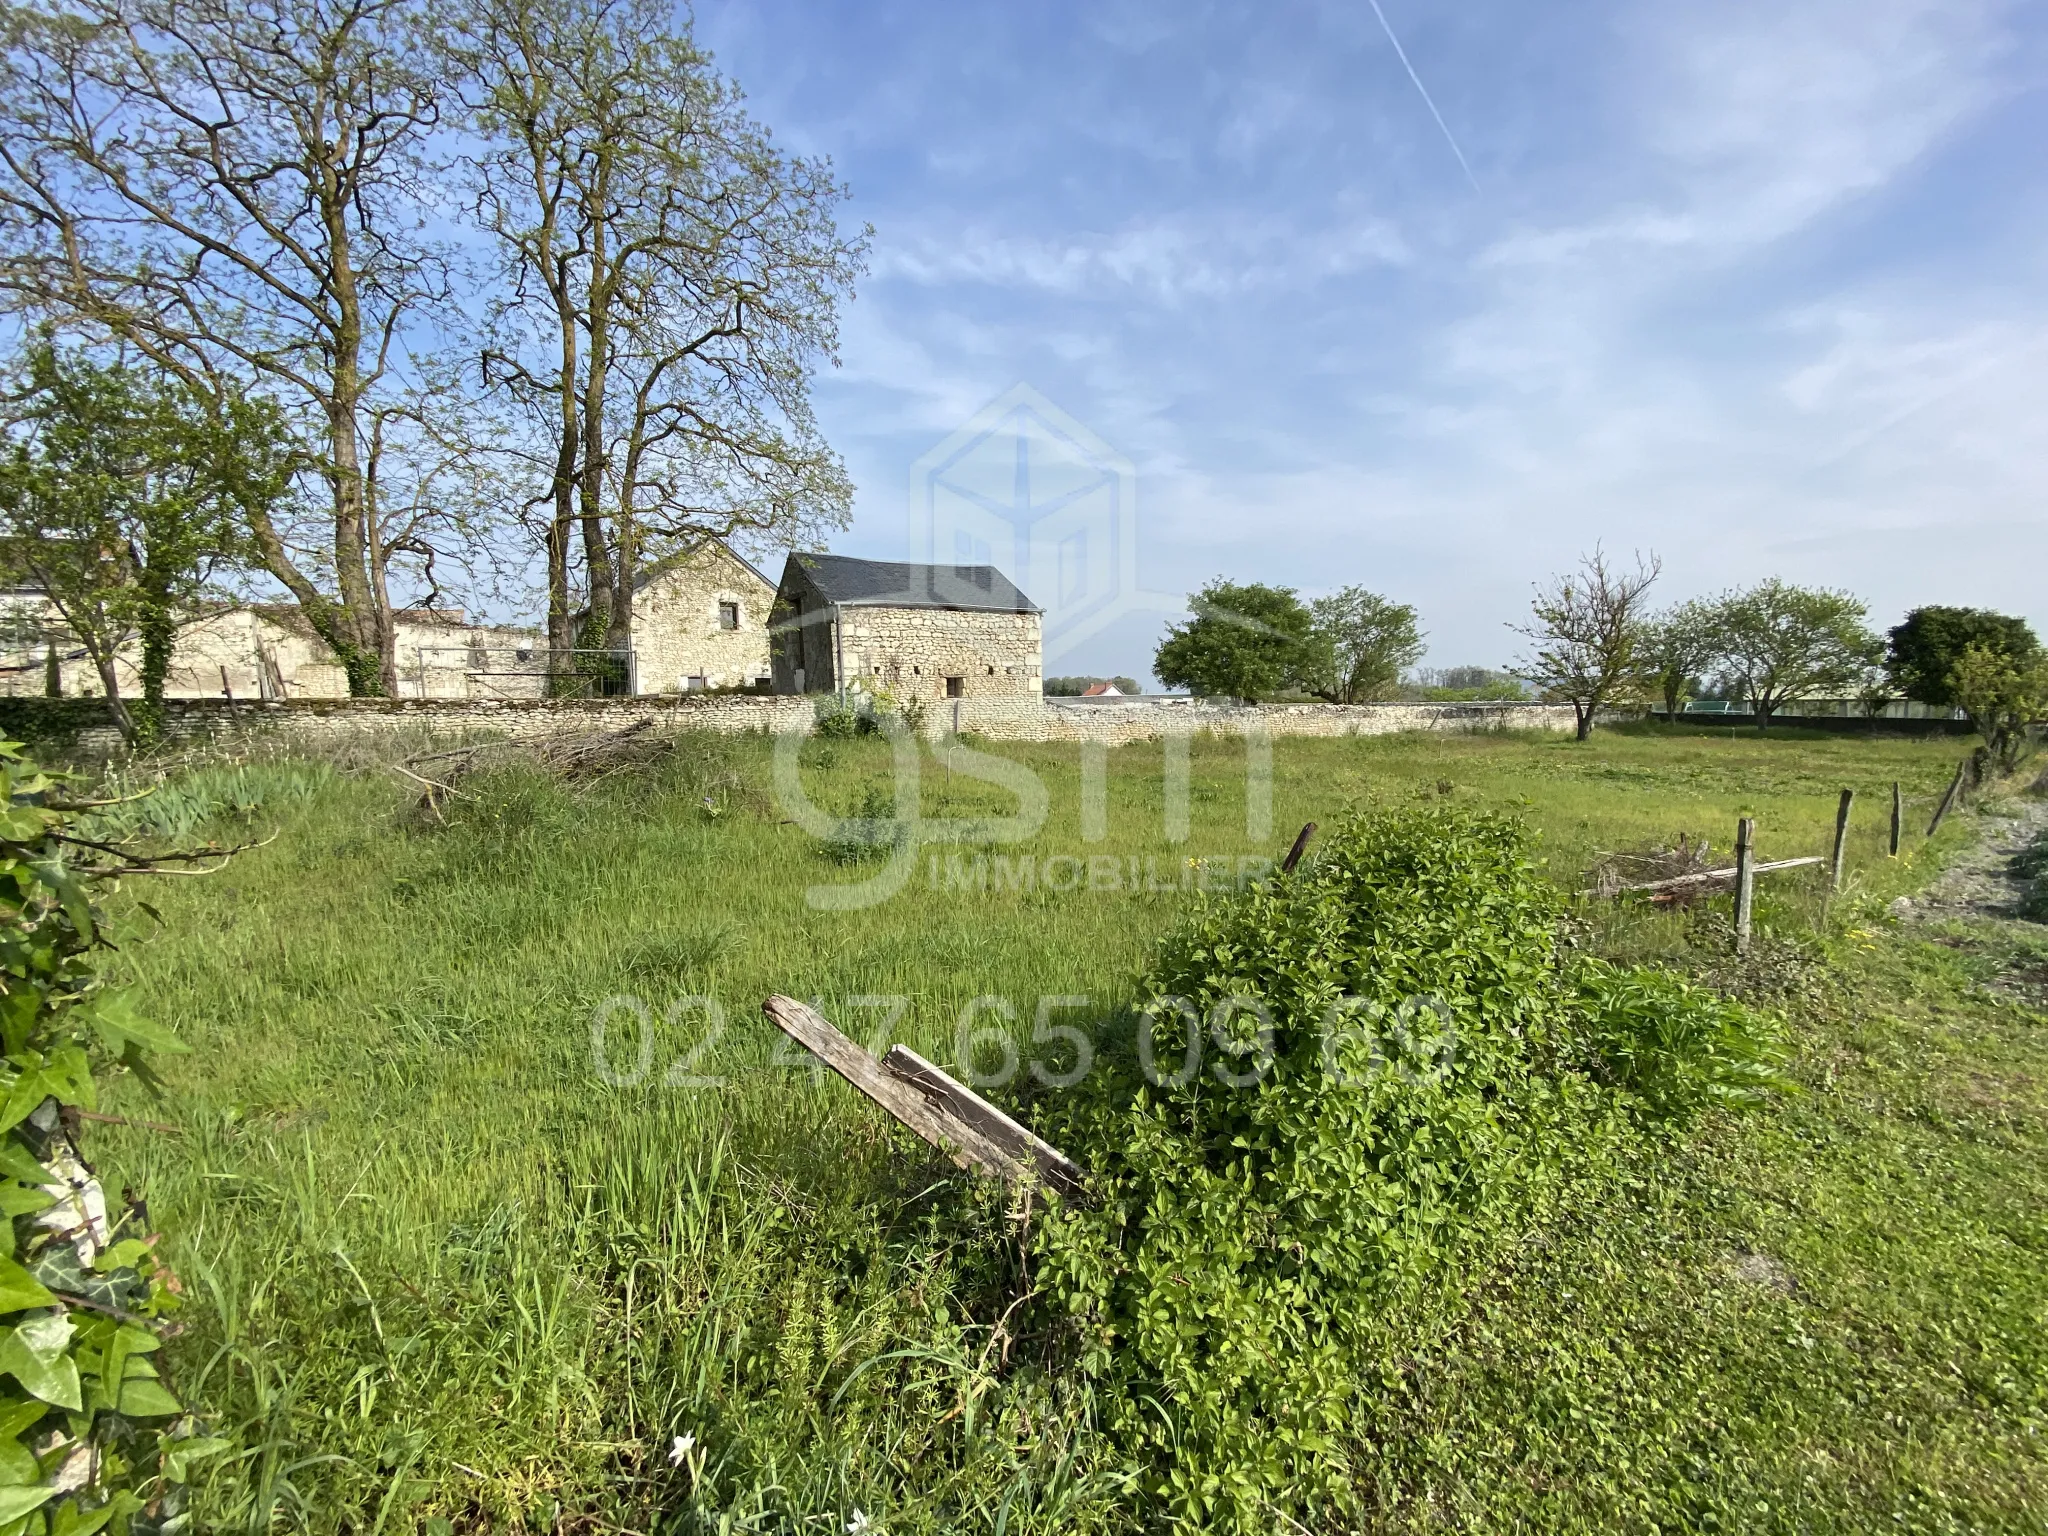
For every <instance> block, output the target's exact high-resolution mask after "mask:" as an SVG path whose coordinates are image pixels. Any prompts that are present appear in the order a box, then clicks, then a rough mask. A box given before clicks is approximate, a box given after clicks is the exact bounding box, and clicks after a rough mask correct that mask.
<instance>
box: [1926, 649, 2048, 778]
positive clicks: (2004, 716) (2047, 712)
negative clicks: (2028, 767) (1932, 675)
mask: <svg viewBox="0 0 2048 1536" xmlns="http://www.w3.org/2000/svg"><path fill="white" fill-rule="evenodd" d="M1948 692H1949V694H1950V695H1951V696H1952V697H1953V699H1954V700H1955V702H1956V703H1957V704H1958V705H1960V706H1961V708H1962V710H1963V712H1964V713H1965V714H1967V715H1968V716H1969V717H1970V724H1971V726H1972V728H1973V729H1975V731H1976V732H1977V734H1978V735H1979V736H1982V737H1983V738H1984V745H1985V747H1986V748H1987V749H1988V750H1989V751H1990V753H1991V755H1992V757H1993V758H1995V759H1996V760H1997V761H1998V762H1999V763H2000V765H2001V766H2003V767H2005V768H2008V769H2010V768H2012V767H2014V766H2015V765H2016V764H2017V763H2018V761H2019V755H2020V746H2021V743H2022V742H2023V741H2025V739H2026V732H2027V727H2028V726H2030V725H2034V724H2038V723H2041V722H2043V721H2048V654H2043V653H2042V651H2041V648H2040V647H2039V646H2036V647H2035V648H2034V649H2033V650H2032V651H2031V652H2026V653H2022V654H2019V655H2015V654H2013V652H2012V651H2010V650H2006V649H1998V650H1994V649H1992V648H1991V647H1990V646H1985V645H1972V646H1969V647H1968V648H1966V649H1965V650H1964V652H1963V654H1962V657H1961V658H1960V659H1959V660H1958V661H1957V662H1956V664H1955V666H1954V668H1953V669H1951V671H1950V672H1949V681H1948Z"/></svg>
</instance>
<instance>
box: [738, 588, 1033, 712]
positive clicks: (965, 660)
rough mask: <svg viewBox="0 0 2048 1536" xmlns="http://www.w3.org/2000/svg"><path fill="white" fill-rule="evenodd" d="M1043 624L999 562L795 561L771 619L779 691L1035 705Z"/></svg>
mask: <svg viewBox="0 0 2048 1536" xmlns="http://www.w3.org/2000/svg"><path fill="white" fill-rule="evenodd" d="M1042 623H1043V619H1042V616H1041V614H1040V612H1039V609H1038V606H1037V604H1035V603H1033V602H1032V601H1031V599H1030V598H1028V597H1026V596H1025V595H1024V594H1023V593H1022V592H1020V591H1018V590H1017V588H1016V586H1015V585H1014V584H1013V583H1012V582H1011V581H1010V579H1009V578H1008V577H1007V576H1005V575H1003V573H1002V572H1001V571H999V570H997V569H996V568H995V567H994V566H992V565H907V564H901V563H897V562H894V561H886V560H861V559H856V558H854V557H852V556H850V555H819V554H793V555H791V556H790V557H789V559H788V561H787V562H786V563H785V564H784V566H783V568H782V582H781V585H780V586H778V587H777V588H776V592H775V607H774V611H773V613H772V615H771V617H770V620H769V643H770V652H771V656H772V660H773V668H774V678H775V691H776V692H777V693H832V692H836V691H838V690H840V689H842V688H844V689H848V690H854V691H870V692H871V691H874V690H877V689H886V690H887V691H888V692H889V693H891V694H893V695H895V696H896V697H898V698H904V699H908V698H923V699H948V698H952V699H958V698H982V697H991V696H993V697H1013V698H1015V697H1029V698H1037V697H1038V696H1039V688H1040V667H1041V665H1042V659H1043V658H1042V650H1043V645H1042Z"/></svg>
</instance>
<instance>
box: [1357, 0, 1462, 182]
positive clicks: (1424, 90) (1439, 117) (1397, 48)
mask: <svg viewBox="0 0 2048 1536" xmlns="http://www.w3.org/2000/svg"><path fill="white" fill-rule="evenodd" d="M1372 13H1373V15H1375V16H1377V17H1379V19H1380V30H1381V31H1382V32H1384V33H1386V34H1387V41H1388V42H1390V43H1392V44H1393V45H1394V53H1395V55H1396V56H1397V57H1398V58H1399V59H1400V60H1401V67H1402V68H1403V69H1405V70H1407V71H1408V78H1409V79H1410V80H1413V81H1414V82H1415V89H1416V91H1417V92H1418V93H1420V95H1421V97H1422V104H1423V105H1424V106H1425V107H1427V108H1429V115H1430V116H1431V117H1433V118H1435V119H1436V125H1437V127H1439V128H1441V129H1443V131H1444V142H1445V143H1446V144H1448V145H1450V146H1451V153H1452V154H1454V155H1456V156H1457V157H1458V168H1459V169H1460V170H1462V171H1463V172H1464V173H1465V179H1466V180H1467V181H1469V182H1471V183H1472V190H1473V191H1474V192H1477V191H1478V190H1479V178H1478V177H1477V176H1474V175H1473V174H1472V167H1471V166H1469V165H1467V164H1466V163H1465V151H1463V150H1462V149H1460V148H1458V141H1457V140H1456V139H1454V138H1452V137H1451V125H1450V124H1449V123H1447V122H1445V121H1444V115H1443V113H1441V112H1439V111H1437V109H1436V103H1435V102H1434V101H1432V100H1430V98H1429V87H1428V86H1426V85H1424V84H1423V83H1422V76H1420V75H1418V74H1417V73H1415V66H1414V65H1413V64H1410V63H1409V62H1408V50H1407V49H1406V48H1403V47H1402V46H1401V39H1399V38H1398V37H1396V36H1394V29H1393V28H1392V27H1391V26H1389V25H1387V13H1386V12H1385V11H1383V10H1381V9H1380V0H1372Z"/></svg>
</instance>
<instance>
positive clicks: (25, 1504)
mask: <svg viewBox="0 0 2048 1536" xmlns="http://www.w3.org/2000/svg"><path fill="white" fill-rule="evenodd" d="M55 1497H57V1490H56V1489H55V1488H0V1521H5V1520H19V1519H21V1517H22V1516H24V1515H27V1514H32V1513H33V1512H34V1511H36V1510H39V1509H41V1508H42V1507H43V1506H44V1505H45V1504H47V1503H49V1502H50V1500H52V1499H54V1498H55Z"/></svg>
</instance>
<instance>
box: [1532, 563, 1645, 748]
mask: <svg viewBox="0 0 2048 1536" xmlns="http://www.w3.org/2000/svg"><path fill="white" fill-rule="evenodd" d="M1662 568H1663V567H1662V565H1661V563H1660V562H1659V561H1658V559H1657V557H1656V556H1655V555H1654V554H1653V555H1650V556H1648V557H1647V558H1645V557H1644V556H1642V555H1637V556H1636V559H1635V567H1634V569H1633V570H1624V569H1622V568H1621V567H1620V566H1619V565H1610V564H1609V563H1608V560H1607V556H1606V555H1605V554H1604V553H1603V552H1602V551H1601V550H1599V549H1597V548H1596V549H1595V550H1594V551H1593V553H1592V554H1590V555H1587V556H1586V557H1585V558H1584V559H1583V560H1581V561H1580V563H1579V569H1578V570H1577V571H1575V572H1571V573H1568V574H1566V575H1562V576H1558V577H1555V578H1553V579H1552V580H1551V581H1550V583H1549V584H1548V585H1547V586H1541V587H1538V588H1537V589H1536V597H1535V600H1534V601H1533V602H1532V603H1531V604H1530V613H1531V617H1532V622H1531V623H1529V624H1526V625H1519V626H1515V631H1516V633H1517V634H1520V635H1522V636H1523V637H1524V638H1526V639H1527V640H1529V641H1530V643H1531V645H1532V646H1533V649H1532V651H1531V652H1530V654H1529V655H1528V656H1527V657H1525V658H1524V659H1523V660H1522V661H1521V662H1519V663H1518V664H1517V665H1516V667H1515V674H1516V675H1517V676H1518V677H1522V678H1525V679H1527V680H1528V681H1529V682H1530V683H1532V684H1534V685H1535V686H1536V687H1537V688H1538V689H1540V690H1541V692H1542V694H1543V696H1544V697H1545V698H1548V699H1552V700H1559V701H1563V702H1566V703H1569V704H1570V705H1571V706H1572V713H1573V715H1574V717H1575V718H1576V720H1577V722H1578V739H1579V740H1580V741H1584V740H1585V739H1586V738H1587V737H1588V736H1590V735H1592V733H1593V721H1594V717H1595V716H1596V715H1597V714H1598V712H1599V711H1600V710H1602V709H1604V708H1608V707H1611V706H1613V705H1616V704H1621V703H1626V702H1629V701H1631V700H1633V699H1635V698H1636V697H1637V695H1638V694H1639V693H1640V692H1641V690H1642V686H1643V674H1644V670H1645V642H1646V640H1647V638H1648V633H1649V623H1648V619H1647V615H1646V613H1645V608H1646V603H1645V597H1646V595H1647V594H1648V592H1649V590H1650V586H1651V584H1652V583H1653V582H1655V581H1656V579H1657V574H1658V572H1659V571H1660V570H1662Z"/></svg>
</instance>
